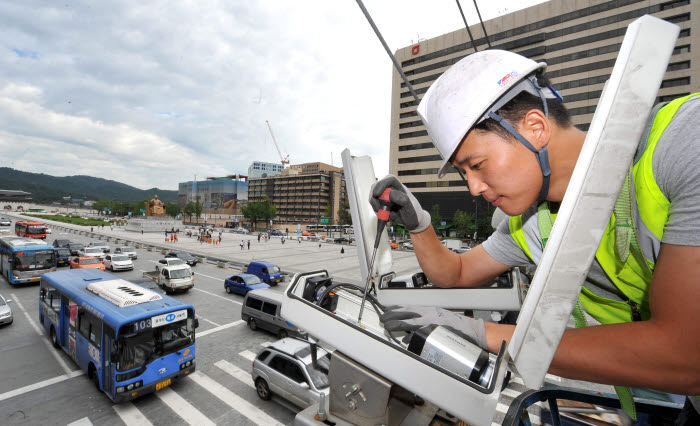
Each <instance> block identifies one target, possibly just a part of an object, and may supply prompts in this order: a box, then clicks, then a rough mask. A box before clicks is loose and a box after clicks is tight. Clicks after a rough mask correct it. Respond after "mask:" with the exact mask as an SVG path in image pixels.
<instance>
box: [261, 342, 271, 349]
mask: <svg viewBox="0 0 700 426" xmlns="http://www.w3.org/2000/svg"><path fill="white" fill-rule="evenodd" d="M271 344H272V342H262V343H261V344H260V346H265V347H266V348H267V347H269V346H270V345H271Z"/></svg>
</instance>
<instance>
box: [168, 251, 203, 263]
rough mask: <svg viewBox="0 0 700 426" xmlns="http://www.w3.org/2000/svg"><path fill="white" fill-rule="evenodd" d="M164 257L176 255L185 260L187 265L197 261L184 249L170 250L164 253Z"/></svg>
mask: <svg viewBox="0 0 700 426" xmlns="http://www.w3.org/2000/svg"><path fill="white" fill-rule="evenodd" d="M166 257H176V258H178V259H180V260H183V261H185V262H186V263H187V264H188V265H190V266H194V265H196V264H197V262H199V261H198V260H197V258H196V257H194V256H192V255H191V254H189V253H187V252H186V251H171V252H170V253H168V254H167V255H166Z"/></svg>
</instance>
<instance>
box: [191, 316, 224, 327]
mask: <svg viewBox="0 0 700 426" xmlns="http://www.w3.org/2000/svg"><path fill="white" fill-rule="evenodd" d="M197 318H199V319H201V320H203V321H206V322H208V323H209V324H214V325H215V326H217V327H220V326H221V324H217V323H215V322H214V321H211V320H208V319H206V318H204V317H197Z"/></svg>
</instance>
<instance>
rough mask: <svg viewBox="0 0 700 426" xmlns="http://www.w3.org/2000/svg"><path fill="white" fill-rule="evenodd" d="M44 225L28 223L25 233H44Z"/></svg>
mask: <svg viewBox="0 0 700 426" xmlns="http://www.w3.org/2000/svg"><path fill="white" fill-rule="evenodd" d="M45 233H46V227H45V226H44V225H29V226H28V227H27V234H45Z"/></svg>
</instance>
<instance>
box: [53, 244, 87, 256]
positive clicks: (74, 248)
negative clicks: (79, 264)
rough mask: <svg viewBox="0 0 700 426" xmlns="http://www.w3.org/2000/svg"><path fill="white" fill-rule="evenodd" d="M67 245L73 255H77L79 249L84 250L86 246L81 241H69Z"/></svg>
mask: <svg viewBox="0 0 700 426" xmlns="http://www.w3.org/2000/svg"><path fill="white" fill-rule="evenodd" d="M54 247H57V246H55V245H54ZM58 247H60V246H58ZM66 247H68V249H69V250H70V254H72V255H73V256H77V255H78V250H82V249H84V248H85V246H84V245H83V244H80V243H68V244H67V245H66Z"/></svg>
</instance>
